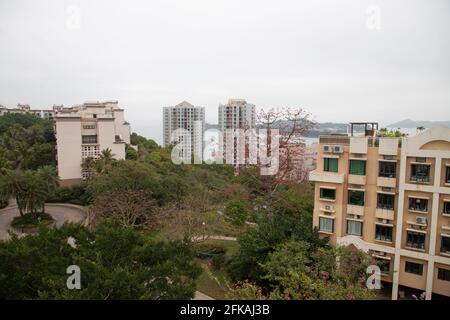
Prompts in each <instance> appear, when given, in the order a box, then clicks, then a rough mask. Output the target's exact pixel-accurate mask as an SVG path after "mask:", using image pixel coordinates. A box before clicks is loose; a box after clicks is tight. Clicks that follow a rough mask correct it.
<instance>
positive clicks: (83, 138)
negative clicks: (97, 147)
mask: <svg viewBox="0 0 450 320" xmlns="http://www.w3.org/2000/svg"><path fill="white" fill-rule="evenodd" d="M81 141H82V143H97V135H85V136H81Z"/></svg>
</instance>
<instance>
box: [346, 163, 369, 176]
mask: <svg viewBox="0 0 450 320" xmlns="http://www.w3.org/2000/svg"><path fill="white" fill-rule="evenodd" d="M350 174H355V175H359V176H365V175H366V161H364V160H350Z"/></svg>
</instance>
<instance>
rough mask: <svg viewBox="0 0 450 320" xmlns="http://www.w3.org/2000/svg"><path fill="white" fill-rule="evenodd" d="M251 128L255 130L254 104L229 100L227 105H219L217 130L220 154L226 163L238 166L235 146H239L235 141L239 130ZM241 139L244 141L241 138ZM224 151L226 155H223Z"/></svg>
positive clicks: (240, 100) (241, 100)
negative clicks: (220, 142) (219, 139)
mask: <svg viewBox="0 0 450 320" xmlns="http://www.w3.org/2000/svg"><path fill="white" fill-rule="evenodd" d="M251 128H255V105H254V104H249V103H247V101H245V99H229V100H228V103H227V104H221V105H219V129H220V131H221V133H222V137H223V138H222V139H221V141H222V145H221V146H220V150H221V151H220V152H221V153H223V154H224V159H225V162H226V163H229V164H233V165H237V164H238V163H237V158H238V155H237V153H238V152H237V148H238V147H237V145H239V142H237V141H236V140H239V139H240V138H239V132H240V131H241V130H240V129H243V130H246V129H251ZM231 136H232V137H231ZM241 138H242V139H244V138H243V137H241ZM227 141H228V143H227ZM232 141H233V142H232ZM241 141H244V140H241ZM231 142H232V143H231ZM226 150H227V154H226V155H225V151H226Z"/></svg>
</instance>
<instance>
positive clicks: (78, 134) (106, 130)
mask: <svg viewBox="0 0 450 320" xmlns="http://www.w3.org/2000/svg"><path fill="white" fill-rule="evenodd" d="M55 135H56V147H57V165H58V174H59V177H60V179H61V184H62V185H69V184H75V183H80V182H81V181H82V180H83V179H85V178H87V176H88V175H89V173H88V172H83V170H82V167H81V165H82V163H83V160H84V159H86V158H88V157H90V158H93V159H98V158H99V157H100V154H101V151H102V150H106V149H110V150H111V151H112V154H113V155H114V158H115V159H118V160H120V159H125V146H126V144H130V125H129V123H128V122H127V121H125V118H124V110H123V109H122V108H120V107H119V104H118V102H117V101H106V102H86V103H84V104H82V105H78V106H74V107H70V108H64V107H59V108H57V111H56V115H55Z"/></svg>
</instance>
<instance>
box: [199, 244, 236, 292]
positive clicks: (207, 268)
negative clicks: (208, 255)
mask: <svg viewBox="0 0 450 320" xmlns="http://www.w3.org/2000/svg"><path fill="white" fill-rule="evenodd" d="M204 243H208V244H212V245H217V246H222V247H224V248H226V250H227V251H226V254H225V256H226V257H227V258H228V257H230V256H232V255H233V254H234V253H235V252H236V251H237V250H238V248H239V245H238V243H237V241H229V240H207V241H205V242H204ZM197 262H198V263H199V265H200V266H201V267H202V269H203V272H202V274H201V275H200V277H199V278H198V280H197V290H198V291H200V292H202V293H204V294H206V295H208V296H210V297H211V298H214V299H225V295H226V294H227V292H228V289H229V285H230V284H231V282H230V279H229V277H228V275H227V274H226V272H225V271H224V270H223V269H221V270H216V269H214V268H213V267H212V265H211V260H201V259H197Z"/></svg>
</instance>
